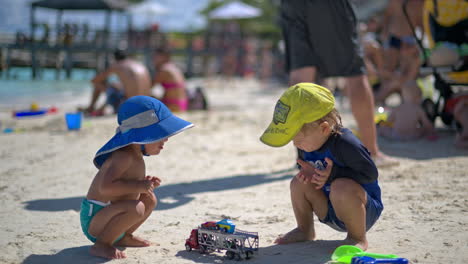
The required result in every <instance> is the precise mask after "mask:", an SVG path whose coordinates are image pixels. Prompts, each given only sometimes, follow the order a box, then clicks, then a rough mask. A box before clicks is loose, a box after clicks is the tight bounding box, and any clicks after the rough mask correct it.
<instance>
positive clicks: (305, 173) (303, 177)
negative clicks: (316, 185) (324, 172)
mask: <svg viewBox="0 0 468 264" xmlns="http://www.w3.org/2000/svg"><path fill="white" fill-rule="evenodd" d="M297 163H299V165H301V170H300V171H299V173H298V174H297V175H296V178H297V179H298V180H299V181H300V182H302V183H303V184H309V183H312V178H313V176H314V174H315V168H314V166H312V165H311V164H310V163H309V162H306V161H303V160H301V159H298V160H297Z"/></svg>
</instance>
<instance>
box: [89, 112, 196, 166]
mask: <svg viewBox="0 0 468 264" xmlns="http://www.w3.org/2000/svg"><path fill="white" fill-rule="evenodd" d="M191 127H193V124H192V123H190V122H188V121H185V120H183V119H181V118H179V117H177V116H175V115H170V116H169V117H167V118H166V119H164V120H161V121H159V122H157V123H154V124H152V125H149V126H146V127H142V128H132V129H130V130H128V131H126V132H120V131H119V132H117V133H116V134H115V135H114V136H113V137H112V138H111V139H110V140H109V141H108V142H107V143H106V144H105V145H104V146H103V147H102V148H100V149H99V150H98V152H97V153H96V156H95V157H94V160H93V162H94V165H95V166H96V167H97V168H98V169H99V168H100V167H101V166H102V164H104V162H105V161H106V160H107V158H109V156H110V155H111V154H112V152H113V151H115V150H117V149H120V148H123V147H125V146H128V145H130V144H140V145H142V144H150V143H155V142H158V141H161V140H164V139H166V138H168V137H170V136H173V135H175V134H178V133H180V132H182V131H184V130H187V129H189V128H191Z"/></svg>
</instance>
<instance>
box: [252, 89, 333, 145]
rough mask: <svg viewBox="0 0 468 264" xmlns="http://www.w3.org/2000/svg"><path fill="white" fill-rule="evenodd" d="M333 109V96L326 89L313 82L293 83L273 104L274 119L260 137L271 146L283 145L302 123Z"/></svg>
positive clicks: (316, 118)
mask: <svg viewBox="0 0 468 264" xmlns="http://www.w3.org/2000/svg"><path fill="white" fill-rule="evenodd" d="M333 108H335V98H334V97H333V94H332V93H331V92H330V90H328V89H327V88H325V87H322V86H320V85H317V84H314V83H298V84H295V85H293V86H291V87H289V88H288V89H287V90H286V91H285V92H284V93H283V95H282V96H281V98H280V99H279V100H278V102H277V103H276V106H275V111H274V113H273V121H272V122H271V124H270V125H269V126H268V128H267V129H266V130H265V132H263V135H262V136H261V137H260V140H261V141H262V142H263V143H265V144H267V145H269V146H272V147H282V146H284V145H286V144H287V143H288V142H289V141H291V140H292V139H293V138H294V136H296V134H297V133H298V132H299V130H300V129H301V128H302V126H303V125H304V124H306V123H310V122H314V121H316V120H318V119H320V118H322V117H324V116H326V115H327V114H328V113H330V111H331V110H333Z"/></svg>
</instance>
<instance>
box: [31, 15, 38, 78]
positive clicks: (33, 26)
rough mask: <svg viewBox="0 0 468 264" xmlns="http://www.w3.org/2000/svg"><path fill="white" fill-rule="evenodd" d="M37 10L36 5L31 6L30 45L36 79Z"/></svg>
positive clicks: (33, 76) (32, 66)
mask: <svg viewBox="0 0 468 264" xmlns="http://www.w3.org/2000/svg"><path fill="white" fill-rule="evenodd" d="M35 11H36V7H35V6H31V11H30V20H31V21H30V22H31V24H30V30H31V32H30V34H29V38H30V40H29V46H30V50H31V71H32V72H31V73H32V78H33V79H36V77H37V68H36V67H37V64H36V44H35V42H34V31H35V30H36V18H35Z"/></svg>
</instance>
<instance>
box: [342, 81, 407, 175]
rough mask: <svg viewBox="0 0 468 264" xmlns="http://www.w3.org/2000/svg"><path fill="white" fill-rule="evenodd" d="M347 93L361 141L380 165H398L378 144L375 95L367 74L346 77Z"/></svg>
mask: <svg viewBox="0 0 468 264" xmlns="http://www.w3.org/2000/svg"><path fill="white" fill-rule="evenodd" d="M345 89H346V94H347V95H348V96H349V100H350V102H351V111H352V112H353V115H354V119H355V120H356V123H357V125H358V129H359V133H360V134H361V137H360V139H361V141H362V143H363V144H364V146H366V148H367V149H368V150H369V151H370V153H371V155H372V158H373V159H374V161H375V163H376V165H377V166H379V167H388V166H395V165H398V164H399V162H398V161H397V160H395V159H393V158H391V157H389V156H387V155H385V154H383V153H382V152H381V151H380V150H379V147H378V145H377V133H376V126H375V123H374V96H373V94H372V89H371V87H370V85H369V81H368V80H367V76H366V75H357V76H352V77H346V85H345Z"/></svg>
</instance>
